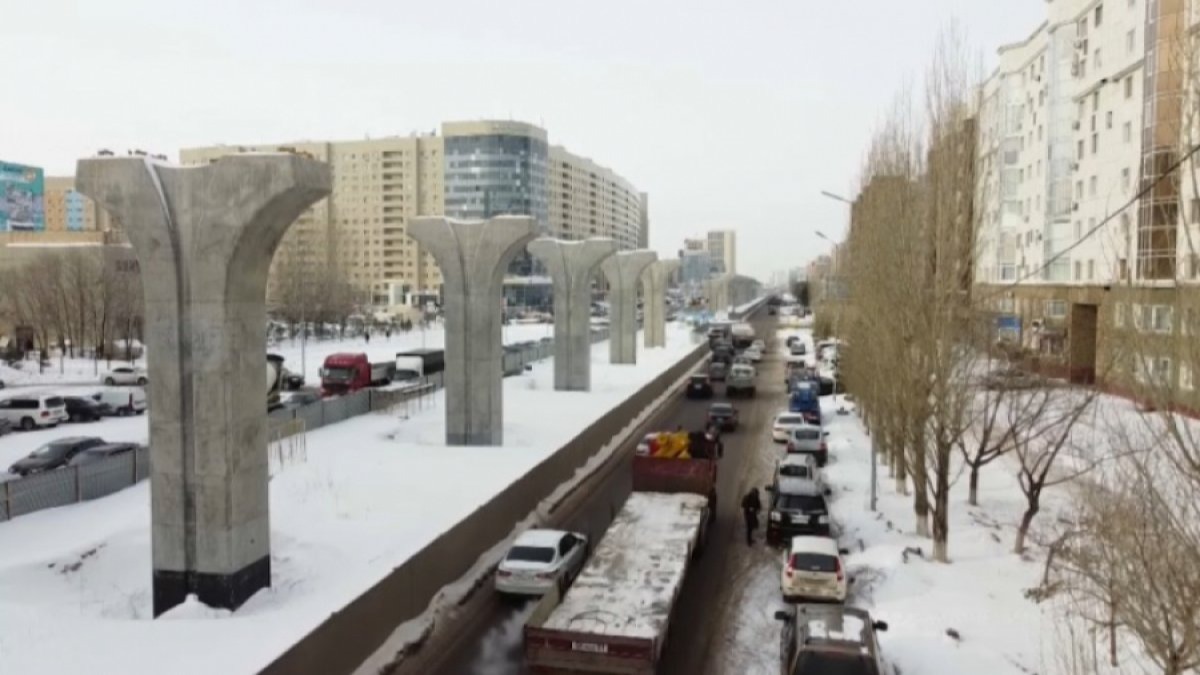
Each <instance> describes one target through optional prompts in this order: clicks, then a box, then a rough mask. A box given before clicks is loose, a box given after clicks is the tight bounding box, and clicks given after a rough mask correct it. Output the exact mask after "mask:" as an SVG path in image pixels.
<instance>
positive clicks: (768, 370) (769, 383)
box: [401, 315, 784, 675]
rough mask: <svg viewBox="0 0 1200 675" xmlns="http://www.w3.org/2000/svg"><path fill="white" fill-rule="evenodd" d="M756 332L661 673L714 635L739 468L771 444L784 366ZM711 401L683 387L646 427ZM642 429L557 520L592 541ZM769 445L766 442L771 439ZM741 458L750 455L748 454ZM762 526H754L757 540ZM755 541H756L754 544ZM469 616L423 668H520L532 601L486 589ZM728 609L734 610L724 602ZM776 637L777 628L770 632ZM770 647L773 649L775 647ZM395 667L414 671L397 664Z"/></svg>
mask: <svg viewBox="0 0 1200 675" xmlns="http://www.w3.org/2000/svg"><path fill="white" fill-rule="evenodd" d="M751 323H752V324H753V325H754V328H755V333H756V334H757V335H758V336H759V337H760V338H762V339H764V340H766V341H767V346H768V349H767V352H766V356H765V358H764V360H763V362H762V363H760V364H759V372H758V392H757V396H756V397H755V398H753V399H743V398H739V399H735V401H734V405H735V406H736V407H737V408H738V411H739V416H740V423H741V426H739V428H738V430H737V431H735V432H731V433H727V434H725V436H724V437H723V438H724V441H725V457H724V459H723V460H722V461H721V468H720V472H719V474H718V480H717V495H718V500H717V520H716V522H715V523H714V524H713V527H712V528H710V529H709V533H708V544H707V546H706V548H705V552H704V555H703V556H702V557H701V558H700V559H699V560H698V561H697V562H696V564H695V565H693V566H692V567H691V568H690V569H689V570H688V576H687V578H686V579H685V580H684V582H683V590H682V592H681V594H680V598H679V601H678V607H677V608H676V610H675V611H674V613H673V615H672V617H671V632H670V637H669V638H668V641H667V645H666V649H665V651H664V653H663V658H662V661H661V662H660V670H659V672H660V675H675V674H678V675H699V674H701V673H705V672H707V671H706V665H707V664H708V662H709V660H710V657H711V654H710V650H711V649H712V648H713V643H714V642H717V643H719V642H721V641H722V639H723V636H722V635H720V634H719V633H718V629H719V627H720V624H721V622H720V621H719V620H720V619H721V616H722V612H723V611H724V607H725V606H726V604H727V601H728V600H729V588H730V584H729V583H728V579H727V577H728V576H729V569H728V568H729V562H730V561H731V560H732V558H733V553H734V551H735V550H737V549H739V547H740V548H741V549H744V548H746V542H745V533H744V531H743V529H742V527H743V525H742V517H741V510H740V506H739V503H740V501H741V495H742V494H743V493H744V492H745V491H746V490H748V489H749V487H750V484H751V483H749V482H747V481H748V476H747V471H746V467H747V466H749V464H750V462H752V458H753V456H754V453H759V452H762V448H763V447H764V444H765V445H767V446H770V439H769V435H768V434H769V428H770V424H771V420H772V418H773V416H774V414H775V413H776V412H778V410H779V408H780V406H781V405H783V404H782V403H781V402H782V401H783V398H784V396H783V395H784V391H783V365H782V363H783V362H782V359H781V357H780V356H778V349H777V348H776V345H774V344H773V339H774V334H775V323H776V322H775V320H774V317H767V316H765V315H760V316H759V317H758V318H756V319H754V320H752V321H751ZM716 389H717V396H716V397H715V398H714V399H713V400H717V401H719V400H724V394H723V392H724V387H723V386H721V385H719V384H718V385H717V387H716ZM709 403H710V401H704V400H687V399H685V398H684V397H683V396H682V394H680V396H679V397H677V398H675V399H673V400H672V401H671V402H670V403H668V404H667V405H666V406H664V407H663V409H662V411H661V412H660V413H659V414H658V415H657V416H656V417H655V418H653V419H651V420H650V421H649V422H648V423H647V424H646V425H645V428H646V430H647V431H652V430H663V429H674V428H676V427H677V426H681V425H682V426H683V428H685V429H698V428H703V427H704V425H705V422H706V419H707V414H708V406H709ZM641 435H642V434H641V432H640V430H639V433H637V434H634V435H633V438H632V439H631V441H630V443H629V444H628V445H627V447H626V448H624V452H623V453H622V455H621V458H620V461H619V463H618V464H616V465H614V466H613V467H612V470H611V473H609V474H607V476H605V477H604V478H602V479H601V481H600V482H598V483H594V484H593V487H592V489H591V490H589V491H588V492H587V494H586V495H581V496H580V498H579V499H578V500H577V501H576V502H574V503H572V504H570V505H569V506H567V507H565V508H564V514H563V516H564V519H563V520H562V522H561V525H562V526H563V527H564V528H566V529H572V530H576V531H580V532H585V533H587V534H589V535H590V536H591V538H592V541H594V542H598V541H599V540H600V538H601V537H602V536H603V534H604V529H605V528H607V527H608V524H609V522H610V521H611V520H612V518H613V515H614V514H615V513H616V512H617V511H618V510H619V509H620V507H621V504H622V503H624V501H625V499H626V498H627V497H628V496H629V494H630V491H631V487H630V475H631V474H630V461H631V459H632V457H633V451H634V446H635V445H636V444H637V438H640V437H641ZM772 447H773V446H772ZM748 458H751V459H750V460H749V461H748ZM761 537H762V531H761V530H760V531H759V539H760V541H761ZM760 546H761V544H760ZM485 590H486V591H487V592H486V593H484V594H482V596H483V597H482V598H480V601H481V602H480V604H479V605H478V607H477V610H478V611H477V613H476V614H475V616H474V620H471V621H464V622H463V624H462V625H461V626H455V629H456V630H457V631H458V635H459V639H458V640H456V641H454V642H452V643H449V644H447V645H445V647H444V648H443V649H442V650H441V652H442V653H443V654H444V655H445V657H446V658H445V661H443V662H441V663H438V664H432V665H431V664H424V666H423V668H426V669H425V670H422V671H421V673H422V675H425V674H426V673H428V674H431V675H516V674H523V673H525V672H526V671H525V670H524V667H523V665H522V655H521V629H522V627H523V625H524V621H525V615H526V613H527V612H528V611H529V610H531V609H532V603H530V604H527V605H518V606H514V605H512V604H509V603H506V602H504V601H502V600H501V599H500V598H499V597H498V596H496V595H495V593H493V592H491V588H490V587H489V588H487V589H485ZM730 611H736V610H734V609H732V608H731V609H730ZM773 635H774V640H775V642H776V643H777V642H778V631H777V629H776V632H775V633H774V634H773ZM774 653H775V652H772V654H774ZM401 672H402V673H413V674H414V675H415V673H416V671H410V670H402V671H401Z"/></svg>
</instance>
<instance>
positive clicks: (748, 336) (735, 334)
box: [730, 323, 754, 349]
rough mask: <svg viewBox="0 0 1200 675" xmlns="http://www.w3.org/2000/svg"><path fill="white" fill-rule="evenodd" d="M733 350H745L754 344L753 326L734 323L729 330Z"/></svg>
mask: <svg viewBox="0 0 1200 675" xmlns="http://www.w3.org/2000/svg"><path fill="white" fill-rule="evenodd" d="M730 333H731V337H732V339H733V346H734V348H735V349H745V348H746V347H749V346H750V345H752V344H754V326H751V325H750V324H748V323H735V324H733V328H732V329H730Z"/></svg>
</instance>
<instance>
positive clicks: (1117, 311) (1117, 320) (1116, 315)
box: [1113, 302, 1125, 328]
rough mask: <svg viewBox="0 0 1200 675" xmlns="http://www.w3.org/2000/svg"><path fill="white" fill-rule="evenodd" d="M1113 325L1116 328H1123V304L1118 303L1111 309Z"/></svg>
mask: <svg viewBox="0 0 1200 675" xmlns="http://www.w3.org/2000/svg"><path fill="white" fill-rule="evenodd" d="M1113 325H1114V326H1116V327H1117V328H1124V327H1125V303H1123V302H1118V303H1117V304H1116V305H1115V306H1114V307H1113Z"/></svg>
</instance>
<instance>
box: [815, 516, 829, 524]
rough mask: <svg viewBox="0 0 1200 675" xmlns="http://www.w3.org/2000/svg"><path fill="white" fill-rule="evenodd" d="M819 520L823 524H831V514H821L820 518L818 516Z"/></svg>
mask: <svg viewBox="0 0 1200 675" xmlns="http://www.w3.org/2000/svg"><path fill="white" fill-rule="evenodd" d="M817 522H818V523H820V524H822V525H828V524H829V516H821V517H820V518H817Z"/></svg>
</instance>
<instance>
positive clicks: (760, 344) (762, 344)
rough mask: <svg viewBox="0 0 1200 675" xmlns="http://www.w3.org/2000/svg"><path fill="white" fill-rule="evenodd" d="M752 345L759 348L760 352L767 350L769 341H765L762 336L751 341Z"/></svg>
mask: <svg viewBox="0 0 1200 675" xmlns="http://www.w3.org/2000/svg"><path fill="white" fill-rule="evenodd" d="M750 346H751V347H753V348H755V349H757V350H758V351H760V352H766V351H767V343H766V342H763V340H762V338H758V339H756V340H755V341H754V342H751V343H750Z"/></svg>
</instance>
